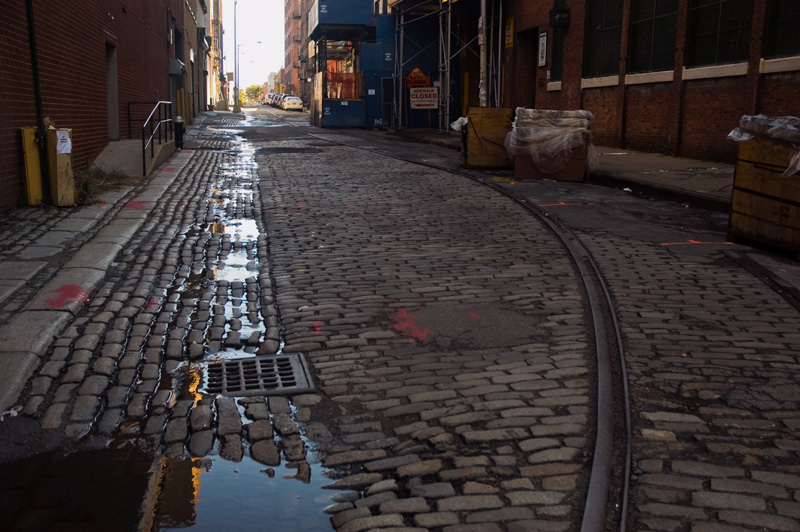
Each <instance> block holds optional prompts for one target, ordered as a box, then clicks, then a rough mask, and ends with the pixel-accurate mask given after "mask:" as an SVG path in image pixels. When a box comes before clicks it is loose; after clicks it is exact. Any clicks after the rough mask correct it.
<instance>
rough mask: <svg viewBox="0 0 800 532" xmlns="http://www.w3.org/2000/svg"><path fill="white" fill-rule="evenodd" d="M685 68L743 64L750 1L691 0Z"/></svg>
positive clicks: (746, 53)
mask: <svg viewBox="0 0 800 532" xmlns="http://www.w3.org/2000/svg"><path fill="white" fill-rule="evenodd" d="M690 6H691V7H690V10H689V40H688V46H687V50H686V66H689V67H696V66H705V65H717V64H723V63H737V62H740V61H746V60H747V56H748V54H749V51H750V49H749V47H750V21H751V19H752V18H753V0H691V4H690Z"/></svg>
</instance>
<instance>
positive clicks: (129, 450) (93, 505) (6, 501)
mask: <svg viewBox="0 0 800 532" xmlns="http://www.w3.org/2000/svg"><path fill="white" fill-rule="evenodd" d="M152 462H153V456H152V454H150V453H147V452H145V451H143V450H142V449H140V448H139V447H137V446H133V445H128V446H126V447H125V448H116V449H111V448H108V449H99V450H91V451H79V452H74V453H70V454H67V455H64V454H62V453H50V454H46V455H39V456H35V457H32V458H29V459H26V460H22V461H19V462H15V463H12V464H3V465H0V479H3V480H2V482H0V530H4V531H7V532H13V531H29V530H48V531H69V530H81V531H102V530H136V528H137V524H138V522H139V511H140V508H141V505H142V494H143V493H145V491H146V488H147V485H148V481H149V476H148V475H149V471H150V468H151V464H152Z"/></svg>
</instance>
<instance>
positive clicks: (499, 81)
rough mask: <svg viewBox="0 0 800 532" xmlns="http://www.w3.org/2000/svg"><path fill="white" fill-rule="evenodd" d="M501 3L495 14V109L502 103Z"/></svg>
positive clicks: (501, 2)
mask: <svg viewBox="0 0 800 532" xmlns="http://www.w3.org/2000/svg"><path fill="white" fill-rule="evenodd" d="M503 28H504V26H503V1H502V0H500V12H499V13H498V14H497V92H496V93H495V107H500V105H501V104H502V102H503Z"/></svg>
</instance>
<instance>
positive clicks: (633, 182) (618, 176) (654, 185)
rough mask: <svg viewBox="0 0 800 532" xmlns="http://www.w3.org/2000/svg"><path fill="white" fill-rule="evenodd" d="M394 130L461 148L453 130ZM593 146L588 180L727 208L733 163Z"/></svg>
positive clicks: (713, 206) (435, 142)
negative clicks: (595, 165) (596, 160)
mask: <svg viewBox="0 0 800 532" xmlns="http://www.w3.org/2000/svg"><path fill="white" fill-rule="evenodd" d="M396 133H397V134H398V135H400V136H401V137H404V138H406V139H413V140H416V141H418V142H425V143H427V144H433V145H436V146H442V147H446V148H450V149H454V150H461V134H460V133H457V132H454V131H453V132H449V133H442V132H439V131H437V130H435V129H407V130H403V131H398V132H396ZM596 148H597V153H598V155H599V166H598V168H597V169H596V170H595V171H594V172H592V174H590V175H589V177H588V180H589V181H593V182H596V183H600V184H602V185H606V186H613V187H617V188H629V189H631V192H632V193H634V194H646V195H651V196H657V197H662V198H666V199H671V200H675V201H679V202H684V203H691V204H693V205H695V206H698V207H702V208H705V209H711V210H716V211H720V212H728V210H729V209H730V204H731V191H732V189H733V171H734V166H733V165H732V164H726V163H717V162H710V161H701V160H697V159H687V158H684V157H669V156H666V155H661V154H658V153H645V152H639V151H634V150H623V149H618V148H607V147H604V146H596Z"/></svg>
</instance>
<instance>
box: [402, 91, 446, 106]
mask: <svg viewBox="0 0 800 532" xmlns="http://www.w3.org/2000/svg"><path fill="white" fill-rule="evenodd" d="M409 90H410V91H411V96H410V98H409V101H410V102H411V108H412V109H438V108H439V87H413V88H411V89H409Z"/></svg>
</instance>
